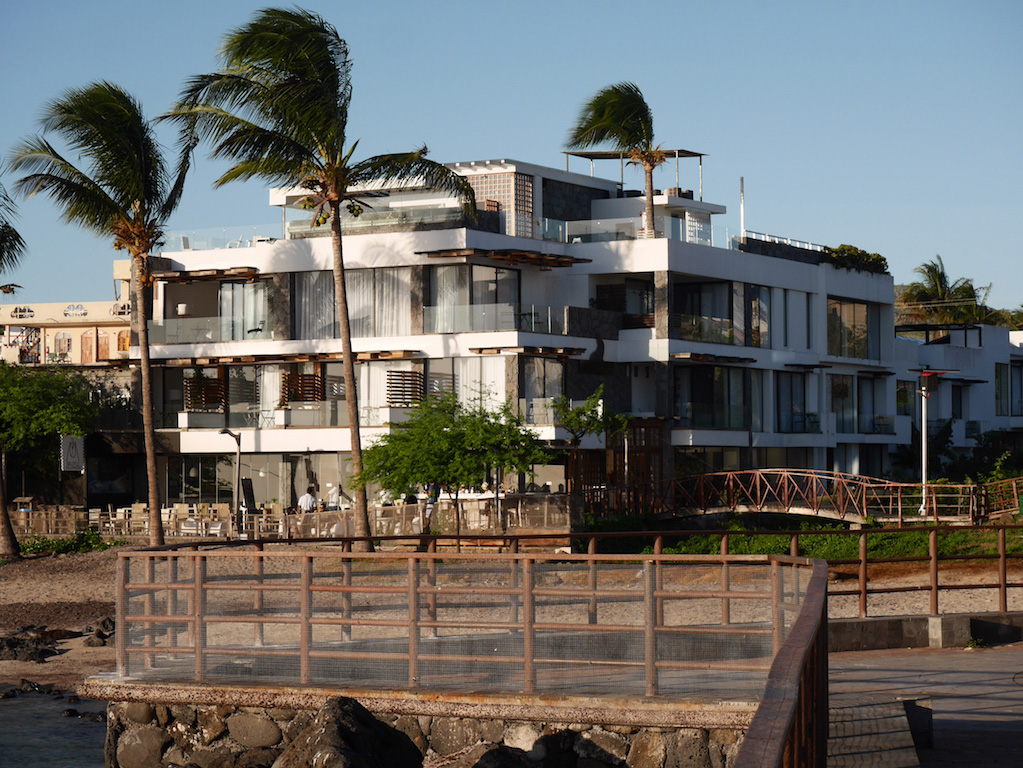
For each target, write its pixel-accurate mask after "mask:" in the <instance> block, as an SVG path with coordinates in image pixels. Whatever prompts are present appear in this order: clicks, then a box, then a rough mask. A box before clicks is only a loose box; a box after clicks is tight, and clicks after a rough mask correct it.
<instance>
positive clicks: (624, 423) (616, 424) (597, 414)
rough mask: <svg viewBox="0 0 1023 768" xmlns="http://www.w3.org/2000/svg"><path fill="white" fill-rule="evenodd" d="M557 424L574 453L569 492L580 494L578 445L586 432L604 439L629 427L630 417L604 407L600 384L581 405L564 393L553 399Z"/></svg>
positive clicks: (602, 390) (580, 476)
mask: <svg viewBox="0 0 1023 768" xmlns="http://www.w3.org/2000/svg"><path fill="white" fill-rule="evenodd" d="M551 405H552V406H553V408H554V424H555V426H557V427H561V428H562V429H564V430H565V431H566V432H568V434H570V435H571V438H569V441H568V444H569V450H570V452H571V461H572V472H571V475H572V477H571V484H570V486H569V489H568V490H569V493H570V494H571V495H573V496H576V497H578V496H579V494H580V493H581V492H582V488H581V485H582V466H581V463H580V461H579V446H580V445H581V444H582V441H583V438H584V437H586V436H587V435H600V434H603V435H604V437H605V439H606V438H610V437H613V436H614V435H619V434H621V433H622V432H624V431H625V430H626V428H627V427H628V426H629V418H628V417H627V416H623V415H622V414H620V413H612V412H611V411H609V410H608V409H607V408H605V407H604V385H603V384H601V385H600V386H599V387H597V388H596V389H595V390H594V391H593V394H591V395H590V396H589V397H587V398H586V400H585V401H584V402H583V404H582V405H577V406H575V407H573V406H572V401H571V400H569V399H568V397H566V396H565V395H561V396H560V397H556V398H554V400H553V402H552V403H551Z"/></svg>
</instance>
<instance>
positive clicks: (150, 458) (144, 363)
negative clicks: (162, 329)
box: [132, 253, 164, 547]
mask: <svg viewBox="0 0 1023 768" xmlns="http://www.w3.org/2000/svg"><path fill="white" fill-rule="evenodd" d="M132 262H133V263H134V266H135V306H136V310H135V318H136V319H137V321H138V329H137V330H138V336H139V357H140V364H139V367H140V369H141V372H142V441H143V443H144V444H145V450H146V485H147V487H148V489H149V494H148V498H149V546H151V547H161V546H163V543H164V538H163V518H162V517H161V516H160V485H159V480H158V479H157V476H156V427H155V425H154V424H153V372H152V367H151V365H150V362H149V301H148V298H149V254H147V253H146V254H140V255H137V256H135V258H133V259H132Z"/></svg>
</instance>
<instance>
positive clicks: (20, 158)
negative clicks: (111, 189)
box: [11, 136, 123, 234]
mask: <svg viewBox="0 0 1023 768" xmlns="http://www.w3.org/2000/svg"><path fill="white" fill-rule="evenodd" d="M11 168H12V169H14V170H15V171H32V172H31V173H28V174H27V175H25V176H23V177H22V178H20V179H18V180H17V181H16V182H15V183H14V189H15V190H16V191H17V192H18V193H19V194H22V195H24V196H26V197H31V196H32V195H35V194H38V193H40V192H44V193H46V194H47V195H49V196H50V197H51V198H53V200H54V202H56V203H57V205H58V207H59V208H60V209H61V218H62V219H63V220H64V221H66V222H68V223H70V224H78V225H80V226H83V227H85V228H86V229H91V230H92V231H94V232H96V233H98V234H109V233H110V226H111V223H112V221H113V220H114V219H115V218H116V217H117V216H118V215H119V214H122V213H123V209H122V208H121V206H120V205H119V204H118V202H117V201H116V200H114V199H113V198H111V197H110V195H109V194H108V193H107V191H106V190H105V189H104V188H103V187H102V186H100V184H99V183H97V182H96V181H94V180H93V179H91V178H90V177H89V176H88V175H86V174H85V173H84V172H82V171H81V170H80V169H79V168H77V167H76V166H75V165H74V164H73V163H71V162H70V161H68V160H67V159H65V158H64V157H63V156H62V155H61V154H60V152H58V151H57V150H56V149H55V148H54V147H53V145H52V144H50V143H49V142H48V141H46V140H45V139H43V138H42V137H39V136H35V137H31V138H29V139H27V140H26V141H24V142H22V144H20V145H19V146H17V147H15V148H14V150H13V151H12V154H11Z"/></svg>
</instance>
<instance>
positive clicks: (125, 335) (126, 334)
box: [117, 331, 131, 352]
mask: <svg viewBox="0 0 1023 768" xmlns="http://www.w3.org/2000/svg"><path fill="white" fill-rule="evenodd" d="M130 345H131V331H118V332H117V351H118V352H127V351H128V349H129V347H130Z"/></svg>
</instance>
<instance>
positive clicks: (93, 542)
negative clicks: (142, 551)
mask: <svg viewBox="0 0 1023 768" xmlns="http://www.w3.org/2000/svg"><path fill="white" fill-rule="evenodd" d="M125 543H126V542H125V541H123V540H110V541H104V540H103V538H102V537H101V536H100V535H99V534H98V533H96V531H82V532H79V533H76V534H75V535H74V536H72V537H71V538H69V539H63V538H57V539H51V538H46V537H44V536H29V537H28V538H25V539H23V540H22V541H19V542H18V547H19V549H20V550H21V554H23V555H46V554H53V555H62V554H66V553H68V552H96V551H102V550H104V549H109V548H110V547H116V546H119V545H121V544H125Z"/></svg>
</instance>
